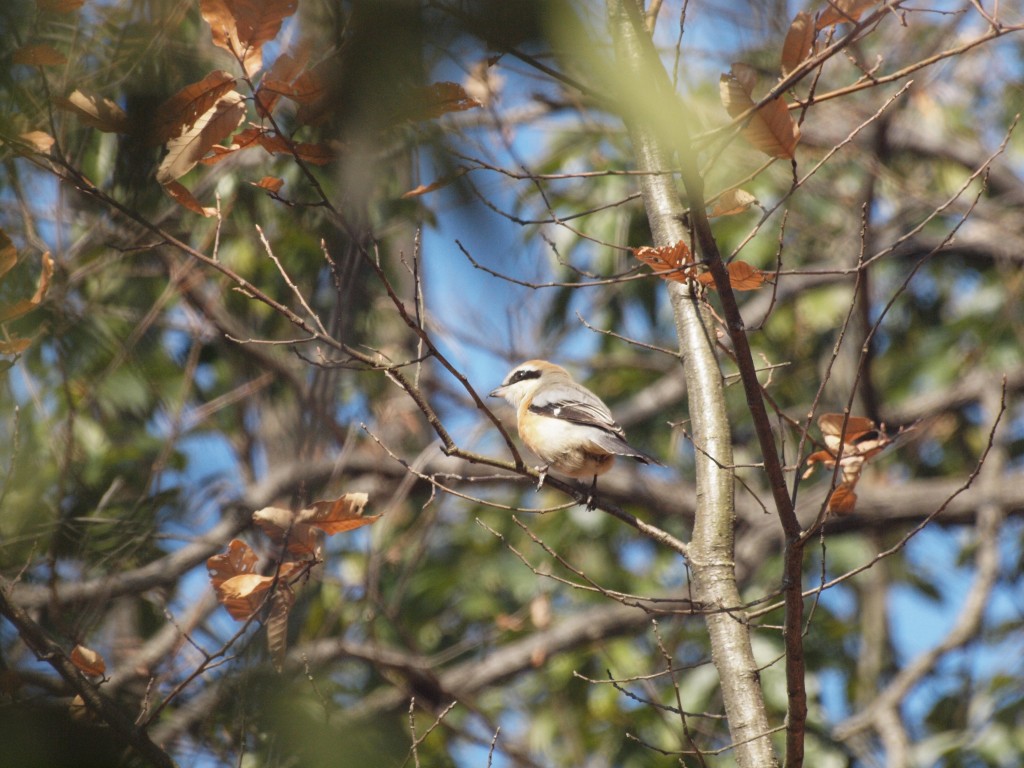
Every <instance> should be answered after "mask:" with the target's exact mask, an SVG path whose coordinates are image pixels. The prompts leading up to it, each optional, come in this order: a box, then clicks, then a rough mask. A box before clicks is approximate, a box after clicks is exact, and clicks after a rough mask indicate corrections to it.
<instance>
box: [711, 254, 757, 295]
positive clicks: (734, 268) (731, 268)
mask: <svg viewBox="0 0 1024 768" xmlns="http://www.w3.org/2000/svg"><path fill="white" fill-rule="evenodd" d="M725 271H726V272H728V273H729V285H730V286H732V289H733V290H734V291H756V290H757V289H758V288H760V287H761V286H762V285H764V283H765V280H766V278H765V274H764V272H762V271H761V270H760V269H758V268H757V267H754V266H751V265H750V264H747V262H745V261H733V262H730V263H728V264H726V265H725ZM697 282H699V283H701V284H702V285H706V286H707V287H708V288H716V285H715V278H714V276H713V275H712V274H711V273H710V272H701V273H700V274H699V275H697Z"/></svg>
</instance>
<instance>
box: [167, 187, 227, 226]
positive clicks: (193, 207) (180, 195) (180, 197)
mask: <svg viewBox="0 0 1024 768" xmlns="http://www.w3.org/2000/svg"><path fill="white" fill-rule="evenodd" d="M163 188H164V192H166V193H167V194H168V195H170V196H171V197H172V198H173V199H174V201H175V202H176V203H177V204H178V205H180V206H181V207H182V208H185V209H187V210H189V211H192V213H198V214H199V215H200V216H206V217H207V218H210V217H211V216H216V215H217V209H216V208H208V207H206V206H204V205H203V204H202V203H200V202H199V201H198V200H196V198H195V195H193V194H192V193H191V192H190V191H189V190H188V188H187V187H186V186H185V185H184V184H182V183H181V182H180V181H168V182H167V183H166V184H164V185H163Z"/></svg>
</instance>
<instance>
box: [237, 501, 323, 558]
mask: <svg viewBox="0 0 1024 768" xmlns="http://www.w3.org/2000/svg"><path fill="white" fill-rule="evenodd" d="M308 511H309V510H303V511H302V512H293V511H292V510H290V509H282V508H281V507H264V508H263V509H260V510H257V511H256V512H253V513H252V521H253V522H254V523H256V525H257V526H259V529H260V530H261V531H263V532H264V533H265V534H266V535H267V536H269V537H270V538H271V540H272V541H273V542H274V543H275V544H282V543H285V540H286V539H287V546H286V548H285V549H286V551H287V552H288V554H289V555H291V556H292V557H300V558H307V557H314V558H318V557H319V556H320V549H321V544H322V539H323V533H322V532H321V531H320V530H318V529H316V528H314V527H313V526H311V525H308V524H307V523H305V522H302V521H301V520H300V517H301V516H302V515H304V514H306V513H307V512H308Z"/></svg>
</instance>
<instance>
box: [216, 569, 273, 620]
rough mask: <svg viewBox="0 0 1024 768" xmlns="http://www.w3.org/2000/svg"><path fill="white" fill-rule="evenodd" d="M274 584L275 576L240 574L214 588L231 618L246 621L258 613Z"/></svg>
mask: <svg viewBox="0 0 1024 768" xmlns="http://www.w3.org/2000/svg"><path fill="white" fill-rule="evenodd" d="M273 583H274V577H273V576H261V575H260V574H258V573H240V574H238V575H237V576H232V577H231V578H230V579H227V580H226V581H224V582H223V583H222V584H221V585H220V586H217V587H214V588H215V589H216V591H217V599H218V600H220V603H221V605H223V606H224V607H225V608H226V609H227V611H228V613H230V614H231V617H232V618H234V619H237V620H238V621H245V620H246V619H248V618H250V617H251V616H252V615H253V614H254V613H256V611H258V610H259V609H260V608H261V607H262V605H263V601H264V600H266V595H267V590H269V589H270V585H271V584H273Z"/></svg>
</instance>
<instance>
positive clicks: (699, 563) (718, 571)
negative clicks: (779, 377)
mask: <svg viewBox="0 0 1024 768" xmlns="http://www.w3.org/2000/svg"><path fill="white" fill-rule="evenodd" d="M608 11H609V22H610V25H611V31H612V35H613V37H614V39H615V43H616V63H617V65H618V71H619V73H620V74H621V75H622V76H623V77H624V78H625V79H626V80H627V81H628V82H630V83H632V84H635V85H636V86H638V87H641V86H642V87H645V88H648V89H650V90H651V91H653V92H658V91H659V89H662V90H666V91H667V90H669V85H668V78H667V76H666V73H665V71H664V69H663V67H662V66H661V64H660V62H659V61H658V59H657V56H656V55H655V52H654V49H653V45H652V43H651V40H650V38H649V36H648V35H647V34H646V31H645V30H644V27H643V24H642V20H641V16H640V12H639V8H638V7H637V5H636V4H635V0H608ZM673 98H674V97H673ZM623 117H624V120H625V122H626V126H627V129H628V130H629V134H630V138H631V139H632V142H633V148H634V152H635V154H636V159H637V168H638V169H639V170H641V171H652V172H653V171H664V170H665V169H668V168H671V167H673V163H672V162H671V160H672V146H671V144H669V142H668V141H666V140H665V137H664V136H662V135H660V134H659V129H658V126H659V125H661V124H663V123H664V121H665V116H664V114H662V115H646V116H645V115H644V114H636V115H630V114H624V116H623ZM640 178H641V191H642V193H643V199H644V205H645V207H646V210H647V217H648V220H649V221H650V226H651V231H652V233H653V234H654V244H655V245H671V244H673V243H676V242H678V241H680V240H684V239H686V238H687V234H688V233H687V231H686V229H685V227H684V226H683V224H682V214H683V212H684V209H683V205H682V202H681V201H680V199H679V195H678V193H677V191H676V188H675V185H674V181H673V178H672V177H671V176H669V175H664V174H657V173H651V174H650V175H645V176H641V177H640ZM668 286H669V295H670V297H671V301H672V308H673V311H674V315H675V323H676V331H677V333H678V335H679V344H680V350H681V352H682V355H683V361H684V373H685V376H686V382H687V388H688V396H689V410H690V424H691V428H690V432H691V435H692V437H693V440H694V443H695V445H696V448H697V451H696V466H697V496H698V498H697V519H696V523H695V525H694V530H693V540H692V541H691V543H690V569H691V573H692V574H693V582H694V589H695V594H696V597H697V599H698V600H699V601H700V602H701V603H702V604H703V605H704V607H705V608H706V609H707V611H708V612H707V614H706V616H705V621H706V623H707V627H708V632H709V635H710V638H711V650H712V659H713V661H714V664H715V667H716V669H717V670H718V674H719V677H720V679H721V683H722V697H723V700H724V703H725V711H726V716H727V717H728V721H729V728H730V733H731V734H732V738H733V741H734V743H735V745H736V746H735V754H736V760H737V763H738V764H739V765H740V766H742V767H743V768H768V767H769V766H775V765H778V761H777V760H776V757H775V754H774V752H773V750H772V745H771V741H770V739H769V737H768V730H769V723H768V716H767V713H766V712H765V706H764V698H763V695H762V691H761V684H760V679H759V677H758V671H757V664H756V662H755V660H754V654H753V650H752V648H751V644H750V632H749V630H748V628H747V625H746V623H745V622H744V617H743V612H742V611H738V610H735V609H736V607H737V606H739V605H740V603H741V600H740V595H739V590H738V588H737V585H736V574H735V561H734V537H733V527H734V522H735V506H734V498H733V485H734V478H733V470H732V463H733V458H732V442H731V435H730V429H729V421H728V418H727V415H726V410H725V396H724V386H723V380H722V374H721V371H720V369H719V367H718V359H717V357H716V356H715V348H714V340H715V329H714V327H713V326H712V323H711V319H710V315H709V313H708V311H707V309H706V307H705V305H704V304H703V303H702V302H701V301H700V299H699V298H698V297H697V295H696V293H695V291H694V290H692V286H687V285H682V284H680V283H675V282H669V283H668ZM723 609H727V610H723Z"/></svg>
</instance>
